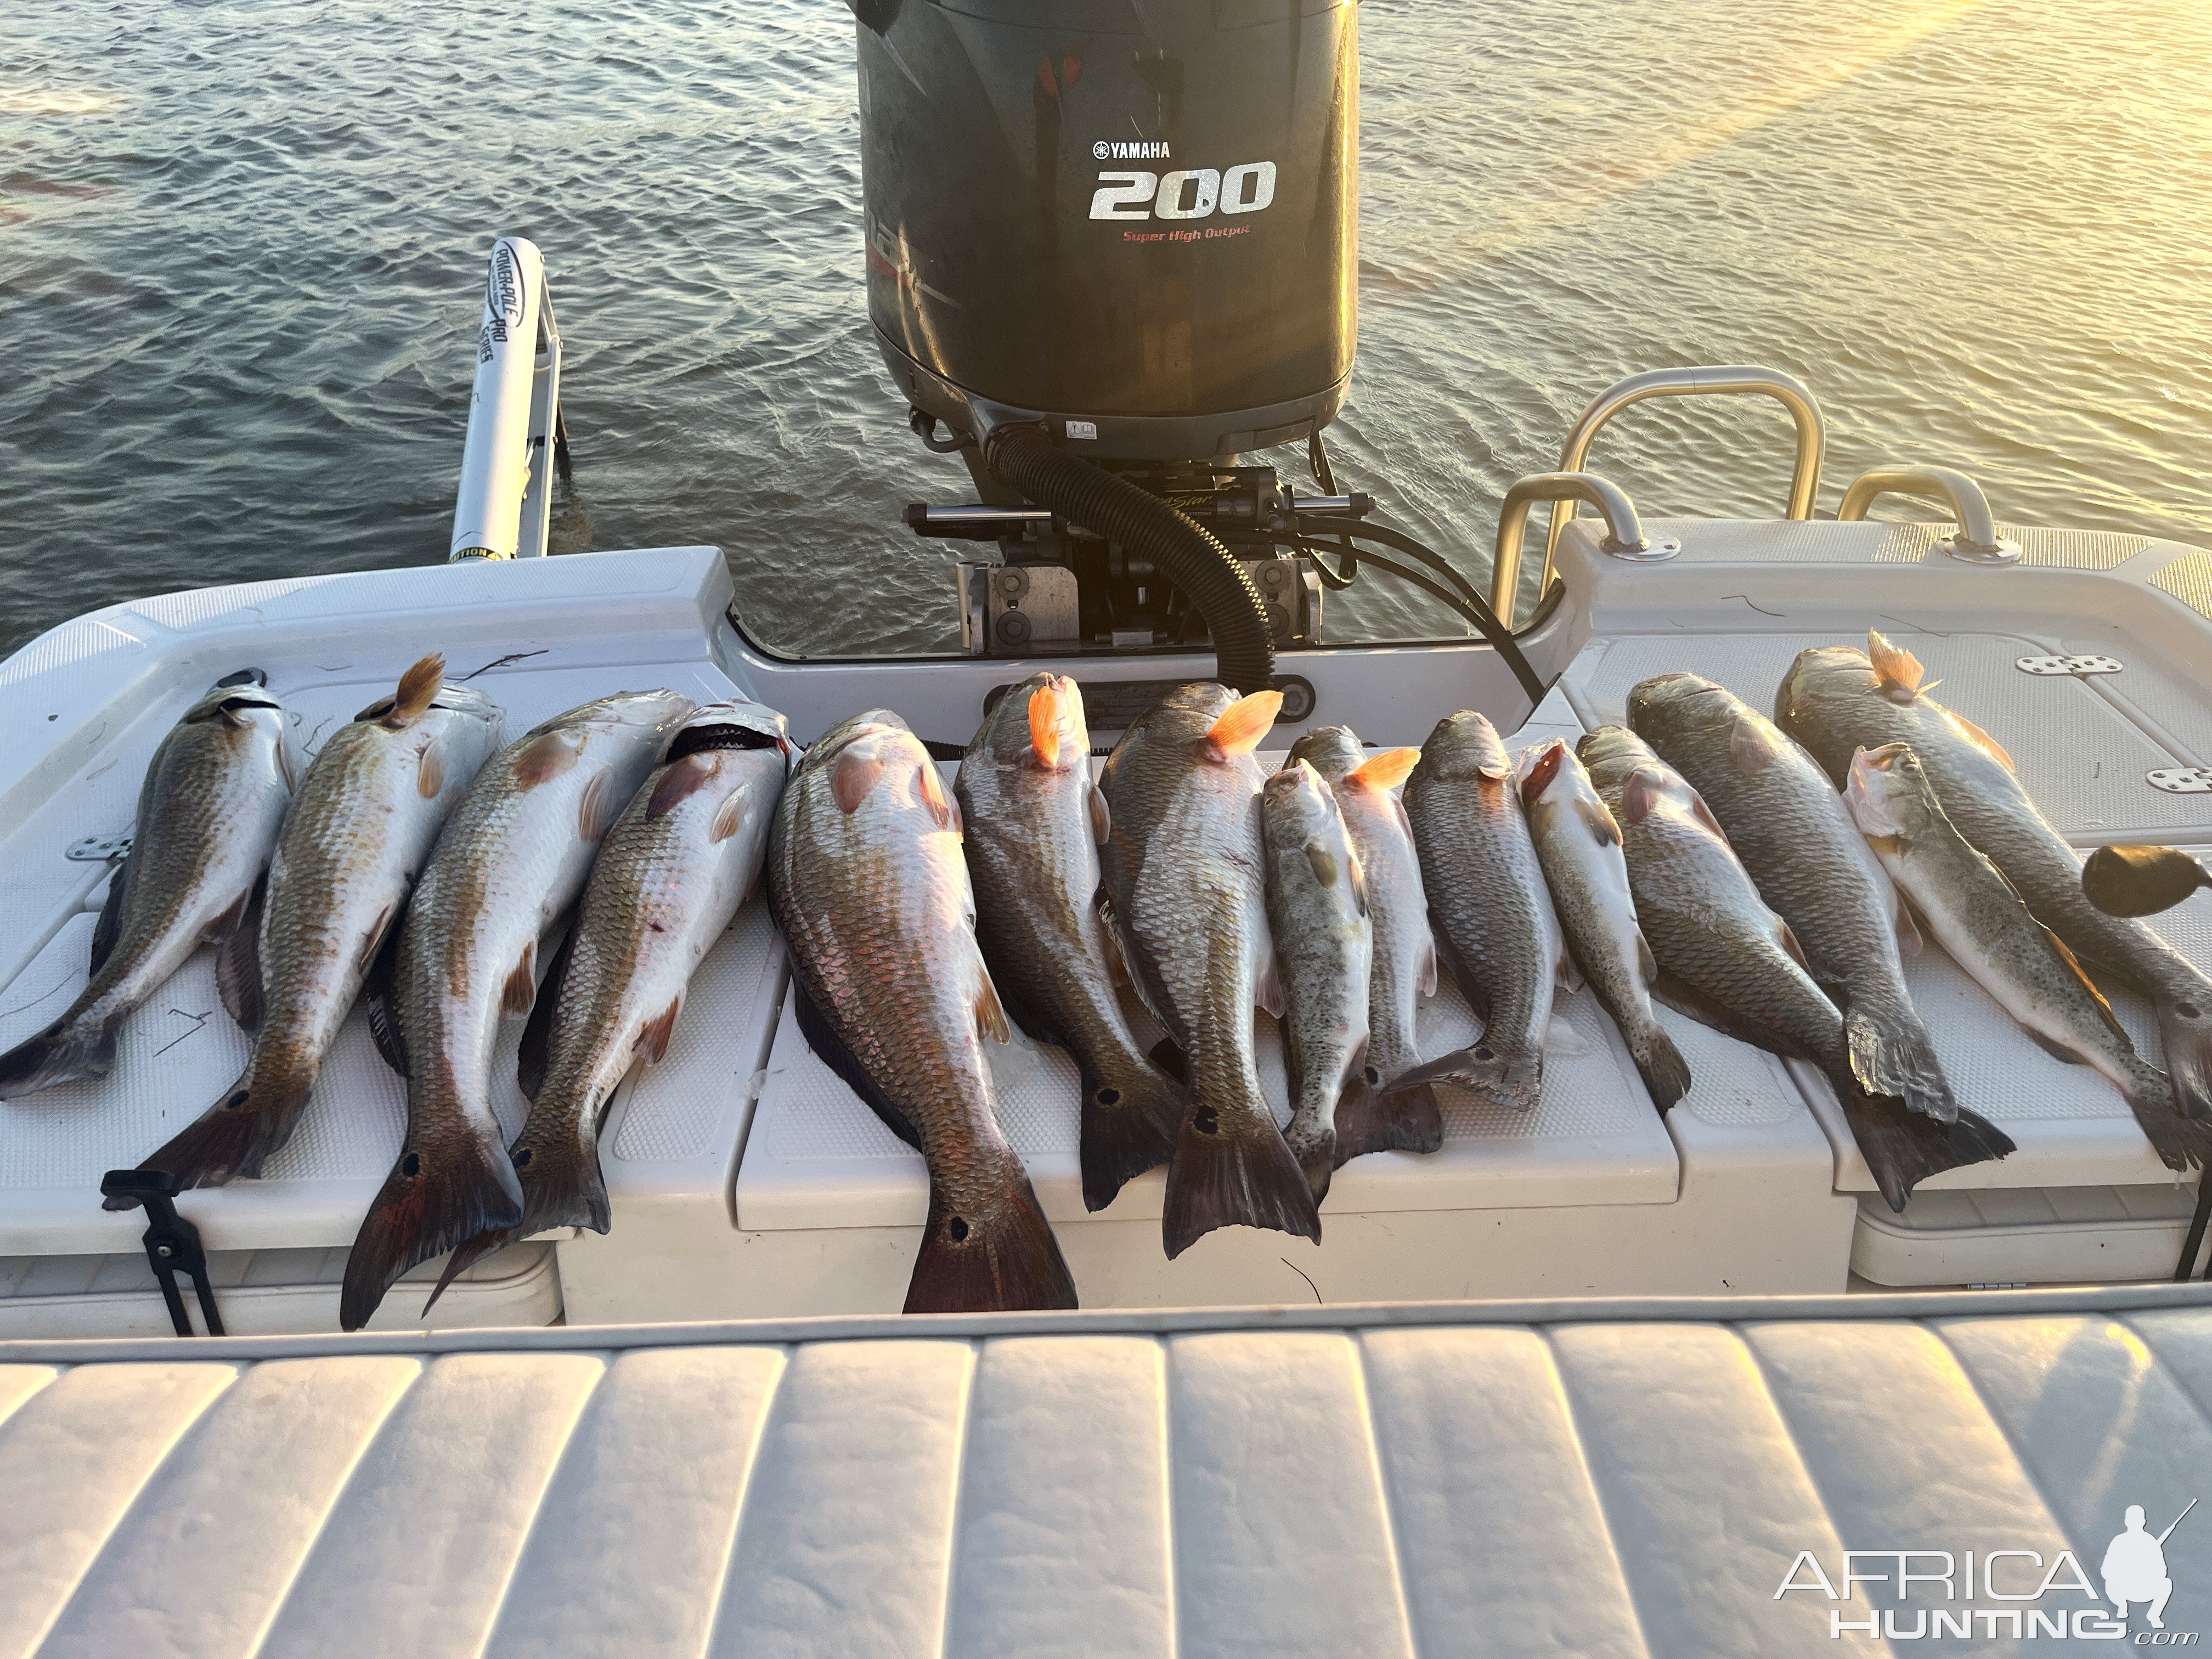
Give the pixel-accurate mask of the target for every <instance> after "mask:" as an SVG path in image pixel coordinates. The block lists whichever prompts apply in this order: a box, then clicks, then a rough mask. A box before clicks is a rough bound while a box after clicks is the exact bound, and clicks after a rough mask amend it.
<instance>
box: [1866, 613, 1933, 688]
mask: <svg viewBox="0 0 2212 1659" xmlns="http://www.w3.org/2000/svg"><path fill="white" fill-rule="evenodd" d="M1867 661H1868V662H1869V664H1871V665H1873V668H1874V678H1875V685H1876V686H1878V687H1879V688H1880V689H1881V690H1882V691H1883V692H1884V693H1885V694H1887V695H1893V694H1894V693H1895V692H1898V691H1902V692H1904V693H1905V695H1904V696H1902V697H1898V698H1895V701H1897V702H1911V701H1912V699H1913V697H1914V696H1916V695H1917V694H1918V692H1919V690H1920V682H1921V680H1922V678H1923V677H1924V676H1925V675H1926V673H1927V670H1926V669H1924V668H1923V667H1921V665H1920V659H1919V658H1917V657H1916V656H1914V655H1913V654H1912V653H1911V652H1910V651H1907V650H1906V649H1905V647H1903V646H1901V645H1892V644H1891V643H1890V642H1889V641H1887V639H1885V638H1884V637H1882V635H1880V634H1879V633H1876V632H1875V630H1874V629H1868V630H1867Z"/></svg>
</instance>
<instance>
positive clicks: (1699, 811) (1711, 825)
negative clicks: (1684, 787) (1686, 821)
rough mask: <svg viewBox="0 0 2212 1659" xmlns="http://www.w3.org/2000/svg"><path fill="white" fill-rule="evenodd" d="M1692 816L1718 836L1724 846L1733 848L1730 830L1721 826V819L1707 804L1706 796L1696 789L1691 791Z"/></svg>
mask: <svg viewBox="0 0 2212 1659" xmlns="http://www.w3.org/2000/svg"><path fill="white" fill-rule="evenodd" d="M1690 816H1691V817H1693V818H1695V819H1697V821H1698V822H1699V823H1702V824H1704V825H1705V828H1706V829H1710V830H1711V831H1712V832H1713V834H1715V835H1716V836H1719V837H1720V839H1721V844H1722V845H1723V846H1724V847H1729V848H1733V847H1734V843H1733V842H1730V841H1729V833H1728V831H1727V830H1725V829H1722V828H1721V821H1720V820H1719V819H1718V818H1717V817H1714V816H1713V809H1712V808H1711V807H1710V806H1708V805H1705V797H1704V796H1703V795H1701V794H1699V793H1698V792H1697V791H1696V790H1694V789H1692V791H1690Z"/></svg>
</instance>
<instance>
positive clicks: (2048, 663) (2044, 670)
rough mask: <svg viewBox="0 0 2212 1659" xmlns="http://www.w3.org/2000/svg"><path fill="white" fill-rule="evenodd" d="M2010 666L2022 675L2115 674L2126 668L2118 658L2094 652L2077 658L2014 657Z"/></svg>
mask: <svg viewBox="0 0 2212 1659" xmlns="http://www.w3.org/2000/svg"><path fill="white" fill-rule="evenodd" d="M2013 666H2014V667H2015V668H2017V669H2018V670H2020V671H2021V673H2023V674H2117V673H2118V672H2119V671H2121V670H2122V669H2124V668H2125V667H2126V666H2127V665H2126V664H2125V663H2124V662H2122V661H2121V660H2120V659H2118V657H2107V656H2103V655H2100V653H2096V652H2090V653H2087V654H2085V655H2082V656H2079V657H2015V659H2013Z"/></svg>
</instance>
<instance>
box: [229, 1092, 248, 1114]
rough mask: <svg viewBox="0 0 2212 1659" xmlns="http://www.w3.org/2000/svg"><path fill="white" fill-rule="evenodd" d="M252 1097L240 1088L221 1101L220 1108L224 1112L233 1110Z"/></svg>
mask: <svg viewBox="0 0 2212 1659" xmlns="http://www.w3.org/2000/svg"><path fill="white" fill-rule="evenodd" d="M252 1098H253V1097H252V1095H251V1094H250V1093H248V1092H247V1091H246V1090H244V1089H240V1091H238V1092H237V1093H236V1094H234V1095H233V1096H231V1097H230V1098H229V1099H228V1100H226V1101H224V1102H223V1103H222V1109H223V1110H225V1111H226V1112H234V1111H236V1110H237V1109H239V1108H240V1107H241V1106H243V1105H245V1104H246V1102H247V1101H249V1100H251V1099H252Z"/></svg>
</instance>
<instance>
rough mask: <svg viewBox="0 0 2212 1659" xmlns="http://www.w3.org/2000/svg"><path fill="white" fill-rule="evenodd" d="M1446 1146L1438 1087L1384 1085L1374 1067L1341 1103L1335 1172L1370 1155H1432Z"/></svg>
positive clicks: (1354, 1082)
mask: <svg viewBox="0 0 2212 1659" xmlns="http://www.w3.org/2000/svg"><path fill="white" fill-rule="evenodd" d="M1443 1144H1444V1118H1443V1110H1442V1109H1440V1108H1439V1107H1438V1105H1437V1091H1436V1085H1433V1084H1429V1083H1412V1084H1407V1085H1406V1086H1405V1087H1403V1088H1402V1089H1401V1088H1400V1087H1398V1086H1397V1084H1396V1083H1395V1081H1394V1082H1392V1083H1389V1084H1384V1083H1383V1081H1382V1074H1381V1073H1378V1072H1376V1070H1375V1068H1374V1067H1372V1066H1370V1067H1368V1068H1367V1070H1366V1071H1365V1072H1364V1073H1361V1074H1360V1075H1359V1076H1358V1077H1357V1078H1354V1079H1352V1082H1351V1083H1350V1084H1349V1085H1346V1089H1345V1091H1344V1094H1343V1096H1342V1097H1340V1099H1339V1100H1338V1101H1337V1103H1336V1167H1337V1168H1338V1169H1342V1168H1343V1167H1344V1166H1345V1165H1346V1164H1348V1163H1350V1162H1351V1161H1352V1159H1353V1158H1363V1157H1364V1156H1365V1155H1366V1154H1367V1153H1369V1152H1434V1151H1436V1150H1437V1147H1439V1146H1443Z"/></svg>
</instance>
